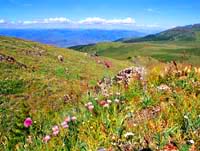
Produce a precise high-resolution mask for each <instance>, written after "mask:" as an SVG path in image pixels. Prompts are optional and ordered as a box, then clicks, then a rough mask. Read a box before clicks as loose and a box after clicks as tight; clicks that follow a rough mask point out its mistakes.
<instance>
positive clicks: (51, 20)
mask: <svg viewBox="0 0 200 151" xmlns="http://www.w3.org/2000/svg"><path fill="white" fill-rule="evenodd" d="M43 23H71V20H70V19H68V18H65V17H56V18H46V19H44V20H43Z"/></svg>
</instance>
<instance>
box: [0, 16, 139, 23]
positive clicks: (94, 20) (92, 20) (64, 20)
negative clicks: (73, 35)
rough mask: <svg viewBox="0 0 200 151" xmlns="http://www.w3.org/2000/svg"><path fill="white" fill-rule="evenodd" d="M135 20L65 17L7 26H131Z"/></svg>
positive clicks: (0, 20)
mask: <svg viewBox="0 0 200 151" xmlns="http://www.w3.org/2000/svg"><path fill="white" fill-rule="evenodd" d="M5 22H6V21H5V20H3V19H0V23H1V24H3V23H5ZM135 22H136V21H135V19H133V18H131V17H127V18H124V19H105V18H100V17H88V18H86V19H83V20H78V21H73V20H70V19H68V18H65V17H55V18H45V19H38V20H25V21H15V22H14V21H10V22H7V23H9V24H22V25H31V24H75V25H80V24H81V25H131V24H135Z"/></svg>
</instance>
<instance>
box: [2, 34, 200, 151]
mask: <svg viewBox="0 0 200 151" xmlns="http://www.w3.org/2000/svg"><path fill="white" fill-rule="evenodd" d="M144 44H145V45H144ZM191 45H192V46H195V45H198V44H196V43H193V44H191V43H188V44H185V46H178V45H175V44H173V43H171V44H170V43H168V44H163V43H143V44H142V43H140V44H137V45H134V44H131V45H130V46H131V47H133V46H134V48H137V49H141V50H143V53H144V54H145V53H147V52H148V50H149V51H150V50H157V51H158V52H159V50H160V48H163V47H165V50H168V51H170V50H172V49H173V50H177V51H179V49H181V50H182V49H183V48H184V49H185V50H187V49H186V47H189V48H190V47H191ZM95 46H96V47H97V48H98V49H100V48H104V49H103V50H105V51H102V52H106V50H107V48H108V47H109V48H113V51H114V50H115V49H116V48H120V47H121V48H126V46H127V44H124V43H108V44H107V43H102V44H98V45H95ZM110 46H112V47H110ZM144 46H145V47H144ZM146 49H147V50H146ZM87 50H89V49H87ZM95 50H96V48H95ZM124 50H127V53H128V52H129V48H127V49H124ZM90 52H91V53H94V51H93V50H92V49H91V50H90ZM192 52H193V53H196V54H198V51H192ZM106 53H107V52H106ZM135 53H136V52H135ZM178 53H179V52H177V54H178ZM124 54H125V53H124ZM155 54H156V53H155ZM158 54H159V53H158ZM196 54H194V56H197V55H196ZM118 55H121V56H122V55H123V52H121V53H119V54H118ZM135 55H137V53H136V54H135ZM111 56H114V55H113V54H111ZM197 57H198V56H197ZM113 58H118V57H117V56H116V57H113ZM120 58H121V57H120ZM124 58H126V57H124ZM136 58H137V59H138V60H139V62H138V63H134V64H133V62H130V61H127V60H115V59H109V58H107V57H98V56H95V55H89V54H87V53H81V52H76V51H73V50H70V49H61V48H56V47H52V46H48V45H42V44H39V43H34V42H31V41H24V40H19V39H14V38H8V37H0V75H1V76H0V142H1V143H0V150H2V151H4V150H5V151H13V150H16V151H105V150H108V151H118V150H119V151H134V150H141V151H145V150H148V151H152V150H158V151H171V150H172V149H173V150H174V151H196V150H200V148H199V146H200V139H199V135H200V117H199V115H200V101H199V100H200V85H199V83H200V68H197V67H192V66H186V65H184V64H179V63H177V62H173V63H171V64H165V63H162V62H158V61H157V60H154V59H153V60H149V59H152V58H150V57H141V59H140V57H138V56H136ZM143 58H145V60H144V64H145V61H147V60H149V62H151V63H152V61H153V63H154V64H152V66H151V65H148V66H142V64H140V63H142V62H143V61H142V59H143ZM154 61H155V62H154ZM134 65H137V66H134ZM127 67H128V68H127Z"/></svg>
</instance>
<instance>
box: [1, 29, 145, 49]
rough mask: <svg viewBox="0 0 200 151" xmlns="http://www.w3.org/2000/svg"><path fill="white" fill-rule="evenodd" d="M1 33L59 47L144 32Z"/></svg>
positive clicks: (138, 35)
mask: <svg viewBox="0 0 200 151" xmlns="http://www.w3.org/2000/svg"><path fill="white" fill-rule="evenodd" d="M0 35H2V36H12V37H17V38H22V39H26V40H33V41H37V42H41V43H44V44H51V45H55V46H58V47H70V46H75V45H86V44H91V43H98V42H106V41H114V40H117V39H120V38H130V37H134V38H135V37H141V36H144V35H145V34H144V33H141V32H137V31H129V30H99V29H88V30H84V29H0Z"/></svg>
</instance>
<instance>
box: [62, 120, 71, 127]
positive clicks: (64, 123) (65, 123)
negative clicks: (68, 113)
mask: <svg viewBox="0 0 200 151" xmlns="http://www.w3.org/2000/svg"><path fill="white" fill-rule="evenodd" d="M61 126H62V127H63V128H68V127H69V125H68V124H67V122H66V121H64V122H62V123H61Z"/></svg>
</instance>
